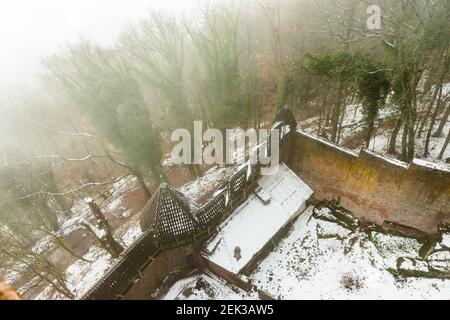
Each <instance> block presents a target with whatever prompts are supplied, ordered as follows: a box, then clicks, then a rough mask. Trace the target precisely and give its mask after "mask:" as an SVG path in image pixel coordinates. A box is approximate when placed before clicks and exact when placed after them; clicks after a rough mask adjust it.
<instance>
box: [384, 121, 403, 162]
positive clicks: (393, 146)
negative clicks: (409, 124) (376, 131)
mask: <svg viewBox="0 0 450 320" xmlns="http://www.w3.org/2000/svg"><path fill="white" fill-rule="evenodd" d="M401 127H402V119H401V118H399V119H397V122H396V123H395V126H394V129H393V130H392V134H391V138H390V139H389V147H388V150H387V152H388V153H389V154H392V155H393V154H395V153H396V143H397V136H398V133H399V131H400V128H401Z"/></svg>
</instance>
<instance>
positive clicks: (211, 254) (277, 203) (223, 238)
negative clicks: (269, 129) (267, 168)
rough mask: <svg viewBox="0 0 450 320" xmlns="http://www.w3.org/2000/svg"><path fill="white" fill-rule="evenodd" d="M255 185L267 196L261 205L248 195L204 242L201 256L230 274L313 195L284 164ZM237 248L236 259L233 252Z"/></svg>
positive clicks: (259, 201) (258, 249) (258, 200)
mask: <svg viewBox="0 0 450 320" xmlns="http://www.w3.org/2000/svg"><path fill="white" fill-rule="evenodd" d="M258 185H259V186H260V187H261V188H262V189H263V190H264V191H265V192H266V193H267V194H268V195H269V196H270V200H269V201H268V203H267V204H264V203H263V202H262V201H261V200H260V199H259V198H258V197H257V196H256V195H254V194H252V195H251V196H250V197H249V198H248V199H247V201H246V202H244V203H243V204H242V205H241V206H239V207H238V208H237V209H236V210H235V212H234V213H233V214H232V215H231V216H230V218H228V219H227V220H226V221H225V222H223V223H222V225H221V226H219V231H218V234H217V235H216V237H215V238H213V239H212V240H211V241H209V242H208V244H207V246H206V248H205V249H204V251H203V253H202V254H203V256H204V257H206V258H207V259H208V260H210V261H212V262H213V263H215V264H217V265H220V266H221V267H223V268H225V269H227V270H229V271H231V272H233V273H238V272H240V271H241V270H242V269H243V268H244V267H245V266H246V265H247V264H248V263H249V261H250V260H251V259H252V257H253V256H255V254H257V253H258V252H259V251H260V250H261V249H262V248H263V247H264V245H265V244H266V243H267V242H268V241H270V239H271V238H272V237H273V236H274V235H275V233H276V232H277V231H278V230H280V229H281V228H282V227H283V226H284V225H285V224H286V223H287V222H288V221H289V220H290V219H292V217H294V216H295V215H296V214H297V213H298V212H300V211H303V210H304V209H305V208H306V200H308V198H309V197H310V196H311V195H312V193H313V191H312V190H311V188H309V187H308V186H307V185H306V184H305V183H304V182H303V181H302V180H301V179H300V178H299V177H298V176H297V175H296V174H295V173H294V172H292V171H291V170H290V169H289V168H288V167H287V166H286V165H285V164H284V163H282V164H280V165H279V170H278V171H277V172H276V173H275V174H274V175H270V176H263V177H262V178H260V179H259V181H258ZM236 248H240V258H236V257H235V249H236Z"/></svg>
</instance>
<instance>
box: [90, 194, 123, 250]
mask: <svg viewBox="0 0 450 320" xmlns="http://www.w3.org/2000/svg"><path fill="white" fill-rule="evenodd" d="M89 209H91V212H92V214H93V215H94V217H95V218H96V219H97V224H98V226H99V228H100V229H101V230H103V231H104V232H105V234H104V235H103V236H101V237H100V238H99V237H98V236H97V235H96V234H95V232H94V234H95V236H96V237H97V238H98V240H99V241H100V244H101V245H102V246H103V247H104V248H105V250H106V251H108V252H109V253H110V254H111V256H113V257H114V258H117V257H118V256H119V255H120V254H121V253H122V252H123V251H124V248H123V247H122V245H121V244H120V243H119V242H117V241H116V240H115V239H114V237H113V235H112V229H111V226H110V225H109V222H108V220H107V219H106V217H105V215H104V214H103V213H102V212H101V210H100V208H99V207H98V206H97V204H96V203H95V202H94V201H91V202H89ZM89 229H90V228H89ZM91 231H93V230H91Z"/></svg>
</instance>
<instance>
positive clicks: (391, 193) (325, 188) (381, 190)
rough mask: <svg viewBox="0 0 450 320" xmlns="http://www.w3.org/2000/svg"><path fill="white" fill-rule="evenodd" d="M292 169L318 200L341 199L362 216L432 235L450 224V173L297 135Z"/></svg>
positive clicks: (347, 206) (357, 214)
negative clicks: (351, 150)
mask: <svg viewBox="0 0 450 320" xmlns="http://www.w3.org/2000/svg"><path fill="white" fill-rule="evenodd" d="M293 147H294V149H293V150H292V153H291V157H290V160H291V161H290V166H291V168H292V169H293V170H294V171H295V172H296V173H297V174H298V175H299V176H300V177H301V178H302V179H303V180H304V181H305V182H306V183H307V184H309V185H310V187H311V188H312V189H313V190H314V194H315V197H316V198H317V199H328V200H331V199H338V198H339V199H340V203H341V205H342V206H343V207H344V208H346V209H347V210H350V211H351V212H353V213H354V214H355V215H356V216H357V217H359V218H363V219H366V220H368V221H371V222H375V223H377V224H380V225H381V224H383V222H385V221H390V222H395V223H398V224H402V225H405V226H408V227H412V228H416V229H419V230H422V231H425V232H427V233H435V232H436V231H437V225H438V224H440V223H444V222H447V223H449V222H450V172H449V171H445V170H438V169H433V168H429V167H426V166H422V165H417V164H415V163H411V164H410V165H406V164H404V163H403V164H402V163H400V162H398V163H395V162H394V161H389V160H387V159H385V158H383V157H381V156H378V155H375V154H373V153H371V152H367V151H364V150H362V151H361V152H360V154H359V155H358V154H355V153H351V152H349V151H346V150H344V149H342V148H340V147H337V146H334V145H332V144H331V143H328V142H325V141H322V140H319V139H316V138H314V137H312V136H310V135H307V134H305V133H301V132H297V133H296V139H295V144H294V146H293Z"/></svg>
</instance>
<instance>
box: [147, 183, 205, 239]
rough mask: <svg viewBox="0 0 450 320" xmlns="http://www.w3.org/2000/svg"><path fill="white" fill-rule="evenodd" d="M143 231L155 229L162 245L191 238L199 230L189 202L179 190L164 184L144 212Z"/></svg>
mask: <svg viewBox="0 0 450 320" xmlns="http://www.w3.org/2000/svg"><path fill="white" fill-rule="evenodd" d="M140 225H141V229H142V231H146V230H149V229H153V231H154V232H155V236H156V237H157V239H159V241H161V242H162V243H169V242H172V241H176V240H181V239H184V238H188V237H191V236H193V235H194V234H195V232H196V231H197V230H198V222H197V221H196V220H195V219H194V217H193V214H192V210H191V208H190V206H189V200H188V199H187V198H186V197H185V196H184V195H183V194H182V193H181V192H179V191H178V190H176V189H174V188H172V187H171V186H169V185H168V184H166V183H162V184H161V185H160V187H159V189H158V190H157V191H156V192H155V194H154V195H153V196H152V198H151V199H150V201H149V202H148V203H147V204H146V206H145V207H144V209H143V210H142V214H141V220H140Z"/></svg>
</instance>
